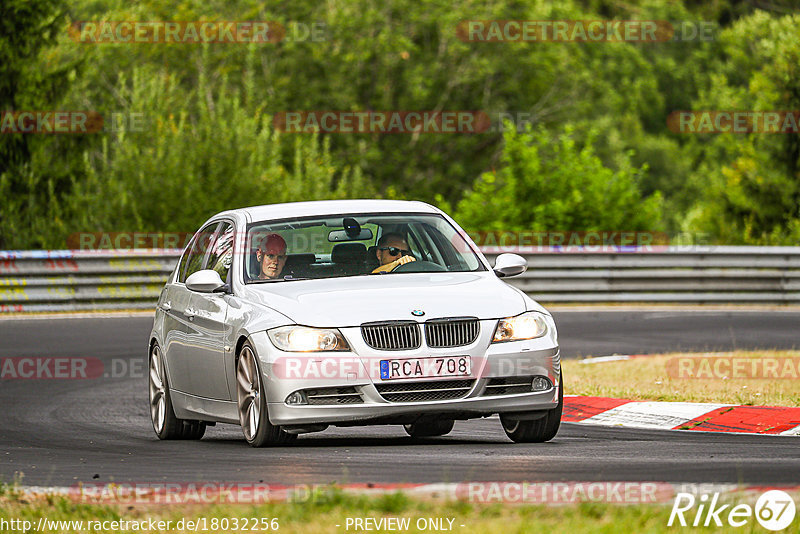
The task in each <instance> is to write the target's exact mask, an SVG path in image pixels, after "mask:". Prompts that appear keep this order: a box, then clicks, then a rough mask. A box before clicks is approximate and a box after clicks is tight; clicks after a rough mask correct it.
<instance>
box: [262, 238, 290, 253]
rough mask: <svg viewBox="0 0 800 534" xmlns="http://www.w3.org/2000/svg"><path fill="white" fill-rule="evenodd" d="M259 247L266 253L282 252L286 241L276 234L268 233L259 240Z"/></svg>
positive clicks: (284, 250) (284, 249)
mask: <svg viewBox="0 0 800 534" xmlns="http://www.w3.org/2000/svg"><path fill="white" fill-rule="evenodd" d="M259 248H260V249H261V250H262V251H264V252H266V253H267V254H282V253H284V252H286V241H284V239H283V238H282V237H281V236H279V235H278V234H269V235H266V236H264V238H263V239H262V240H261V245H260V246H259Z"/></svg>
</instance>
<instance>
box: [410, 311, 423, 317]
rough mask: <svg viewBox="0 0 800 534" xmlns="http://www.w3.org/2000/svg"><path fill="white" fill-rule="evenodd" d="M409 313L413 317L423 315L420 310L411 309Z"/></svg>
mask: <svg viewBox="0 0 800 534" xmlns="http://www.w3.org/2000/svg"><path fill="white" fill-rule="evenodd" d="M411 315H413V316H414V317H422V316H423V315H425V312H424V311H422V310H411Z"/></svg>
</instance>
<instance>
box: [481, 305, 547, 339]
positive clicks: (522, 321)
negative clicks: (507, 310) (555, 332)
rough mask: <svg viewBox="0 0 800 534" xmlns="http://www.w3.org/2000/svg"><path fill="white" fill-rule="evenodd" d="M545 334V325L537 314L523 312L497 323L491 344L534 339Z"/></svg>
mask: <svg viewBox="0 0 800 534" xmlns="http://www.w3.org/2000/svg"><path fill="white" fill-rule="evenodd" d="M546 333H547V323H546V322H545V320H544V317H542V314H540V313H538V312H525V313H523V314H521V315H517V316H516V317H506V318H505V319H500V321H498V323H497V330H495V331H494V338H493V339H492V343H502V342H504V341H518V340H520V339H535V338H537V337H542V336H543V335H545V334H546Z"/></svg>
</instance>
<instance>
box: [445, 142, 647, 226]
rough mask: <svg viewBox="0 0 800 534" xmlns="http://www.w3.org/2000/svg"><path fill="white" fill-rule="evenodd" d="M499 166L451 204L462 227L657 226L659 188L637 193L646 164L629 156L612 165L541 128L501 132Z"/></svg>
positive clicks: (588, 147)
mask: <svg viewBox="0 0 800 534" xmlns="http://www.w3.org/2000/svg"><path fill="white" fill-rule="evenodd" d="M504 137H505V147H504V150H503V156H502V167H501V168H500V169H499V170H497V171H492V172H487V173H484V174H483V175H481V177H480V178H478V179H477V180H476V182H475V184H474V186H473V188H472V190H471V191H469V192H468V193H467V194H466V195H465V196H464V198H463V199H462V200H461V201H460V202H459V203H458V205H457V206H456V210H455V213H456V218H457V220H459V221H460V223H461V224H463V225H465V226H466V227H467V228H469V229H470V230H476V231H485V230H487V231H488V230H514V231H519V230H526V231H537V232H538V231H547V230H558V231H589V230H594V231H637V230H650V231H652V230H658V229H659V225H660V220H661V213H660V203H661V198H660V194H659V193H655V194H653V195H652V196H650V197H647V198H642V195H641V193H640V192H639V188H638V182H639V181H640V180H641V178H642V176H643V175H645V174H646V172H647V168H646V166H645V167H638V168H637V167H634V166H633V165H632V164H631V163H630V154H629V155H627V156H626V158H627V160H626V162H625V163H624V164H623V165H622V166H621V168H620V169H618V170H612V169H610V168H608V167H606V166H604V165H603V162H602V161H601V160H600V158H598V157H597V155H596V154H595V152H594V148H593V146H592V143H591V140H592V138H593V134H590V135H589V136H588V139H589V141H588V142H586V143H585V144H584V145H583V146H579V145H578V144H577V143H576V142H575V140H574V138H573V130H572V129H571V128H570V127H565V128H564V130H563V131H562V132H561V133H560V134H558V135H557V136H553V135H552V134H550V133H549V132H548V131H547V130H545V129H544V128H539V129H536V130H529V131H527V132H524V133H516V132H515V131H514V130H513V129H509V130H508V131H507V132H506V134H505V136H504Z"/></svg>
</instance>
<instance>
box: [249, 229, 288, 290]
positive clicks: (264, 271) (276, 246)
mask: <svg viewBox="0 0 800 534" xmlns="http://www.w3.org/2000/svg"><path fill="white" fill-rule="evenodd" d="M256 260H257V261H258V265H259V267H260V271H261V272H260V273H259V275H258V278H259V279H261V280H270V279H273V278H277V277H279V276H280V275H281V271H283V266H284V265H286V241H284V239H283V238H282V237H281V236H279V235H278V234H269V235H266V236H264V238H263V239H262V240H261V244H260V245H259V246H258V249H256Z"/></svg>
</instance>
